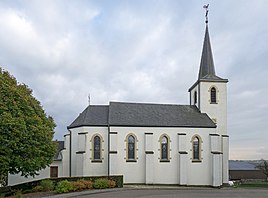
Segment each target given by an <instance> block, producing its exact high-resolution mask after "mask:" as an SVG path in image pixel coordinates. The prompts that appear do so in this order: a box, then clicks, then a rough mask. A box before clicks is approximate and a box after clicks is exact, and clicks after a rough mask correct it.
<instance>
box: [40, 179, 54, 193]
mask: <svg viewBox="0 0 268 198" xmlns="http://www.w3.org/2000/svg"><path fill="white" fill-rule="evenodd" d="M40 186H41V187H42V191H52V190H53V189H54V184H53V182H52V181H51V180H48V179H46V180H42V181H41V182H40Z"/></svg>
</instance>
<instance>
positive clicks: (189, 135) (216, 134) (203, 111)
mask: <svg viewBox="0 0 268 198" xmlns="http://www.w3.org/2000/svg"><path fill="white" fill-rule="evenodd" d="M227 82H228V80H227V79H223V78H220V77H218V76H217V75H216V73H215V67H214V63H213V56H212V50H211V45H210V39H209V32H208V24H207V23H206V30H205V38H204V43H203V51H202V56H201V63H200V68H199V76H198V79H197V81H196V82H195V83H194V84H193V86H191V87H190V89H189V95H190V102H189V105H177V104H149V103H127V102H110V103H109V105H89V106H88V107H87V108H86V109H85V110H84V111H83V112H82V113H81V114H80V115H79V116H78V117H77V118H76V119H75V120H74V121H73V123H71V124H70V125H69V126H68V127H67V128H68V133H67V134H66V135H65V136H64V145H63V142H62V143H60V144H61V146H60V147H59V149H58V150H59V153H58V155H57V160H55V161H54V162H53V163H52V164H51V166H50V167H48V168H46V169H45V170H43V171H41V172H40V176H38V177H36V178H34V179H40V178H48V177H63V176H64V177H69V176H70V177H75V176H109V175H123V176H124V183H125V184H131V183H135V184H177V185H198V186H200V185H204V186H214V187H218V186H222V185H223V184H227V183H228V179H229V178H228V158H229V137H228V135H227V88H226V86H227ZM25 180H26V179H25V178H22V177H19V176H18V175H9V185H14V184H17V183H21V182H22V181H25ZM27 180H29V178H28V179H27ZM32 180H33V178H32Z"/></svg>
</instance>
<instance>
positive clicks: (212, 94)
mask: <svg viewBox="0 0 268 198" xmlns="http://www.w3.org/2000/svg"><path fill="white" fill-rule="evenodd" d="M216 94H217V93H216V88H215V87H212V88H211V90H210V102H211V103H216V102H217V95H216Z"/></svg>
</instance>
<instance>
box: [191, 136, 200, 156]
mask: <svg viewBox="0 0 268 198" xmlns="http://www.w3.org/2000/svg"><path fill="white" fill-rule="evenodd" d="M192 144H193V161H200V160H201V157H200V156H201V155H200V154H201V153H200V150H201V149H200V137H198V136H194V137H193V139H192Z"/></svg>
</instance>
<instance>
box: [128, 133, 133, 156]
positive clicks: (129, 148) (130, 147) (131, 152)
mask: <svg viewBox="0 0 268 198" xmlns="http://www.w3.org/2000/svg"><path fill="white" fill-rule="evenodd" d="M127 156H128V159H129V160H134V159H135V138H134V137H133V136H132V135H130V136H129V137H128V155H127Z"/></svg>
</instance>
